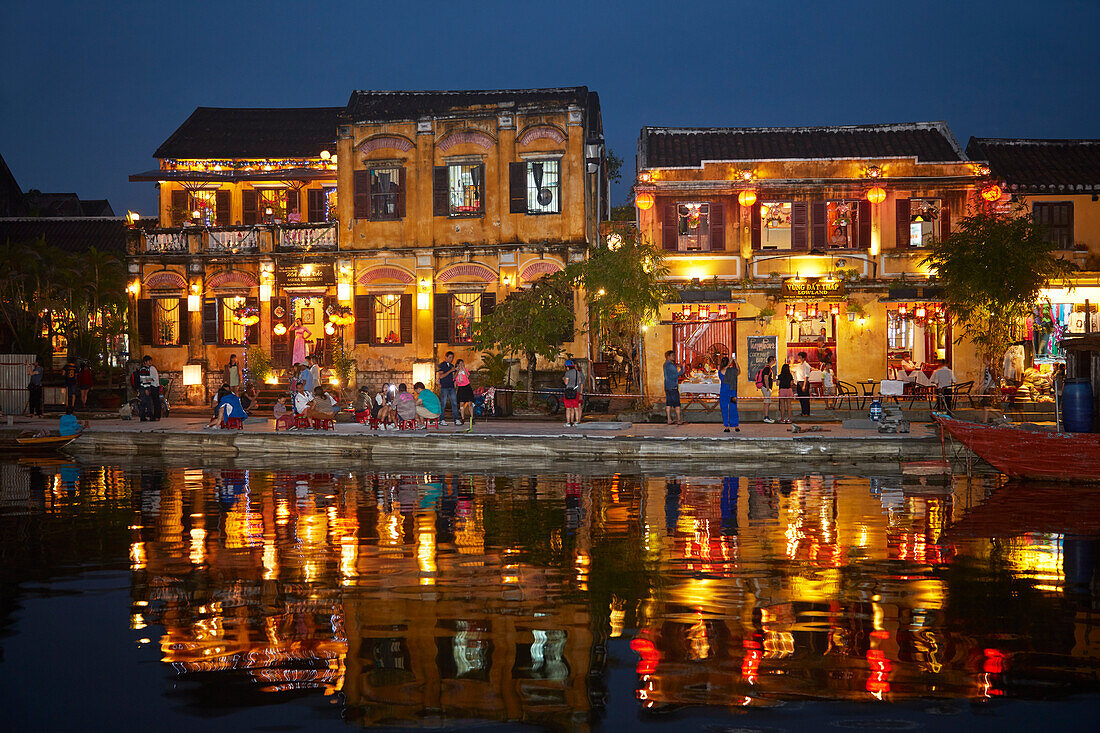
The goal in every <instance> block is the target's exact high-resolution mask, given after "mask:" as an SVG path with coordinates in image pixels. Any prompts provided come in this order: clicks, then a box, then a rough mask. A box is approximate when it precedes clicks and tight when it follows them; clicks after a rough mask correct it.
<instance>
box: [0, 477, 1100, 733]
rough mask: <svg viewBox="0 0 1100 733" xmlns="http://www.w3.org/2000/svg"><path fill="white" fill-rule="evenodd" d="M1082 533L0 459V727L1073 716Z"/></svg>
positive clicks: (1032, 725) (1089, 629)
mask: <svg viewBox="0 0 1100 733" xmlns="http://www.w3.org/2000/svg"><path fill="white" fill-rule="evenodd" d="M1098 536H1100V490H1088V489H1085V488H1082V487H1079V486H1074V487H1068V488H1067V487H1043V486H1036V485H1031V486H1029V485H1022V484H1021V485H1017V484H1011V483H1006V482H1005V480H1004V479H1003V478H1002V477H1000V476H997V475H978V476H975V477H972V478H967V477H965V476H955V477H939V476H928V477H922V476H909V475H902V474H900V473H892V474H886V475H880V476H834V475H828V474H816V473H815V474H808V475H783V476H772V475H768V476H761V475H754V474H753V473H752V472H751V471H746V472H745V473H744V474H742V475H665V471H664V470H662V471H660V472H650V473H646V474H644V475H642V474H638V473H623V474H609V475H584V474H562V473H555V472H554V471H553V470H547V471H544V472H539V473H537V474H532V475H517V474H514V473H513V474H510V475H507V474H505V472H504V471H500V470H496V471H490V472H488V473H478V472H466V473H449V472H446V471H437V472H428V473H416V474H398V473H379V472H376V471H375V470H372V469H368V468H365V467H363V466H359V465H346V466H344V467H343V468H342V469H341V470H339V471H334V470H332V469H331V468H328V469H327V470H326V471H319V470H309V471H307V470H281V469H275V468H270V467H267V468H265V467H264V466H262V465H257V466H255V467H240V466H234V467H232V468H217V467H207V468H199V467H185V466H169V465H164V464H152V463H150V464H149V465H141V464H127V465H89V464H77V463H73V462H67V461H64V460H44V461H32V460H23V461H21V462H19V463H11V462H8V463H2V464H0V554H2V563H0V655H2V656H0V709H3V711H4V713H3V718H4V721H5V722H4V723H3V724H2V725H0V727H2V728H3V729H4V730H73V729H78V728H79V729H83V730H165V731H167V730H187V731H195V730H202V731H220V730H268V731H287V730H326V729H345V728H348V727H351V726H382V727H393V728H408V727H427V728H434V729H452V728H458V729H469V728H482V727H501V728H504V729H516V730H518V729H524V728H527V729H552V730H588V729H606V730H632V729H639V728H643V727H649V726H653V727H661V728H663V729H665V730H680V729H683V730H692V731H699V730H700V729H702V730H710V731H786V730H790V731H795V730H822V729H832V728H836V729H846V728H858V729H861V730H936V731H938V730H959V731H975V730H1017V729H1018V730H1034V729H1048V728H1058V729H1061V730H1077V729H1080V730H1089V729H1094V728H1093V727H1092V726H1093V725H1094V724H1095V720H1096V716H1095V713H1094V712H1093V710H1094V709H1095V705H1096V703H1097V701H1098V700H1100V697H1098V696H1097V693H1098V692H1100V689H1098V683H1097V680H1098V672H1100V629H1098V626H1097V624H1098V621H1100V615H1098V612H1100V588H1098V583H1100V579H1098V578H1097V572H1096V563H1097V558H1098ZM1088 720H1093V723H1092V724H1090V723H1088V722H1087V721H1088Z"/></svg>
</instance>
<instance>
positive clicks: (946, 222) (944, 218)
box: [940, 201, 951, 240]
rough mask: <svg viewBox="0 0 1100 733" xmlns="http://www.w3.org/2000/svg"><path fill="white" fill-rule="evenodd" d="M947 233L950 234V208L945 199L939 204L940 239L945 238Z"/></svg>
mask: <svg viewBox="0 0 1100 733" xmlns="http://www.w3.org/2000/svg"><path fill="white" fill-rule="evenodd" d="M949 234H951V209H950V207H948V205H947V202H946V201H945V202H943V205H942V206H940V239H941V240H942V239H947V235H949Z"/></svg>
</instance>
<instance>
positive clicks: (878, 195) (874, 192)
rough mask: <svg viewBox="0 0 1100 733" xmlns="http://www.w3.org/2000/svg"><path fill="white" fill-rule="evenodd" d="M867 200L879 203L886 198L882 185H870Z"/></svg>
mask: <svg viewBox="0 0 1100 733" xmlns="http://www.w3.org/2000/svg"><path fill="white" fill-rule="evenodd" d="M867 200H868V201H870V202H871V203H872V204H881V203H882V202H883V201H885V200H886V189H885V188H883V187H882V186H872V187H871V188H870V189H868V191H867Z"/></svg>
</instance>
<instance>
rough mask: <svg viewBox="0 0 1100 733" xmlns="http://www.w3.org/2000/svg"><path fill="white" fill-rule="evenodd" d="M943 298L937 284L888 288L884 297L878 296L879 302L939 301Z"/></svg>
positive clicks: (940, 288)
mask: <svg viewBox="0 0 1100 733" xmlns="http://www.w3.org/2000/svg"><path fill="white" fill-rule="evenodd" d="M942 300H943V288H942V287H940V286H938V285H926V286H923V287H919V286H918V287H910V288H890V290H889V291H888V292H887V295H886V297H885V298H880V299H879V302H880V303H912V302H914V301H915V302H918V303H920V302H925V303H939V302H940V301H942Z"/></svg>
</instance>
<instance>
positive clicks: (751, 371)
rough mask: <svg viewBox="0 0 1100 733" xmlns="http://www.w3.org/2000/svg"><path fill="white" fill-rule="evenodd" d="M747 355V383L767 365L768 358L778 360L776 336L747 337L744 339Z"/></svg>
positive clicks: (777, 339) (777, 340)
mask: <svg viewBox="0 0 1100 733" xmlns="http://www.w3.org/2000/svg"><path fill="white" fill-rule="evenodd" d="M746 347H747V351H748V353H747V354H746V356H745V368H746V369H747V376H748V380H749V382H750V383H751V382H753V381H754V380H755V379H756V373H757V372H759V371H760V370H761V369H763V368H764V367H765V366H767V364H768V357H769V356H774V357H776V358H777V359H778V358H779V354H778V348H779V337H778V336H748V337H747V338H746Z"/></svg>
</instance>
